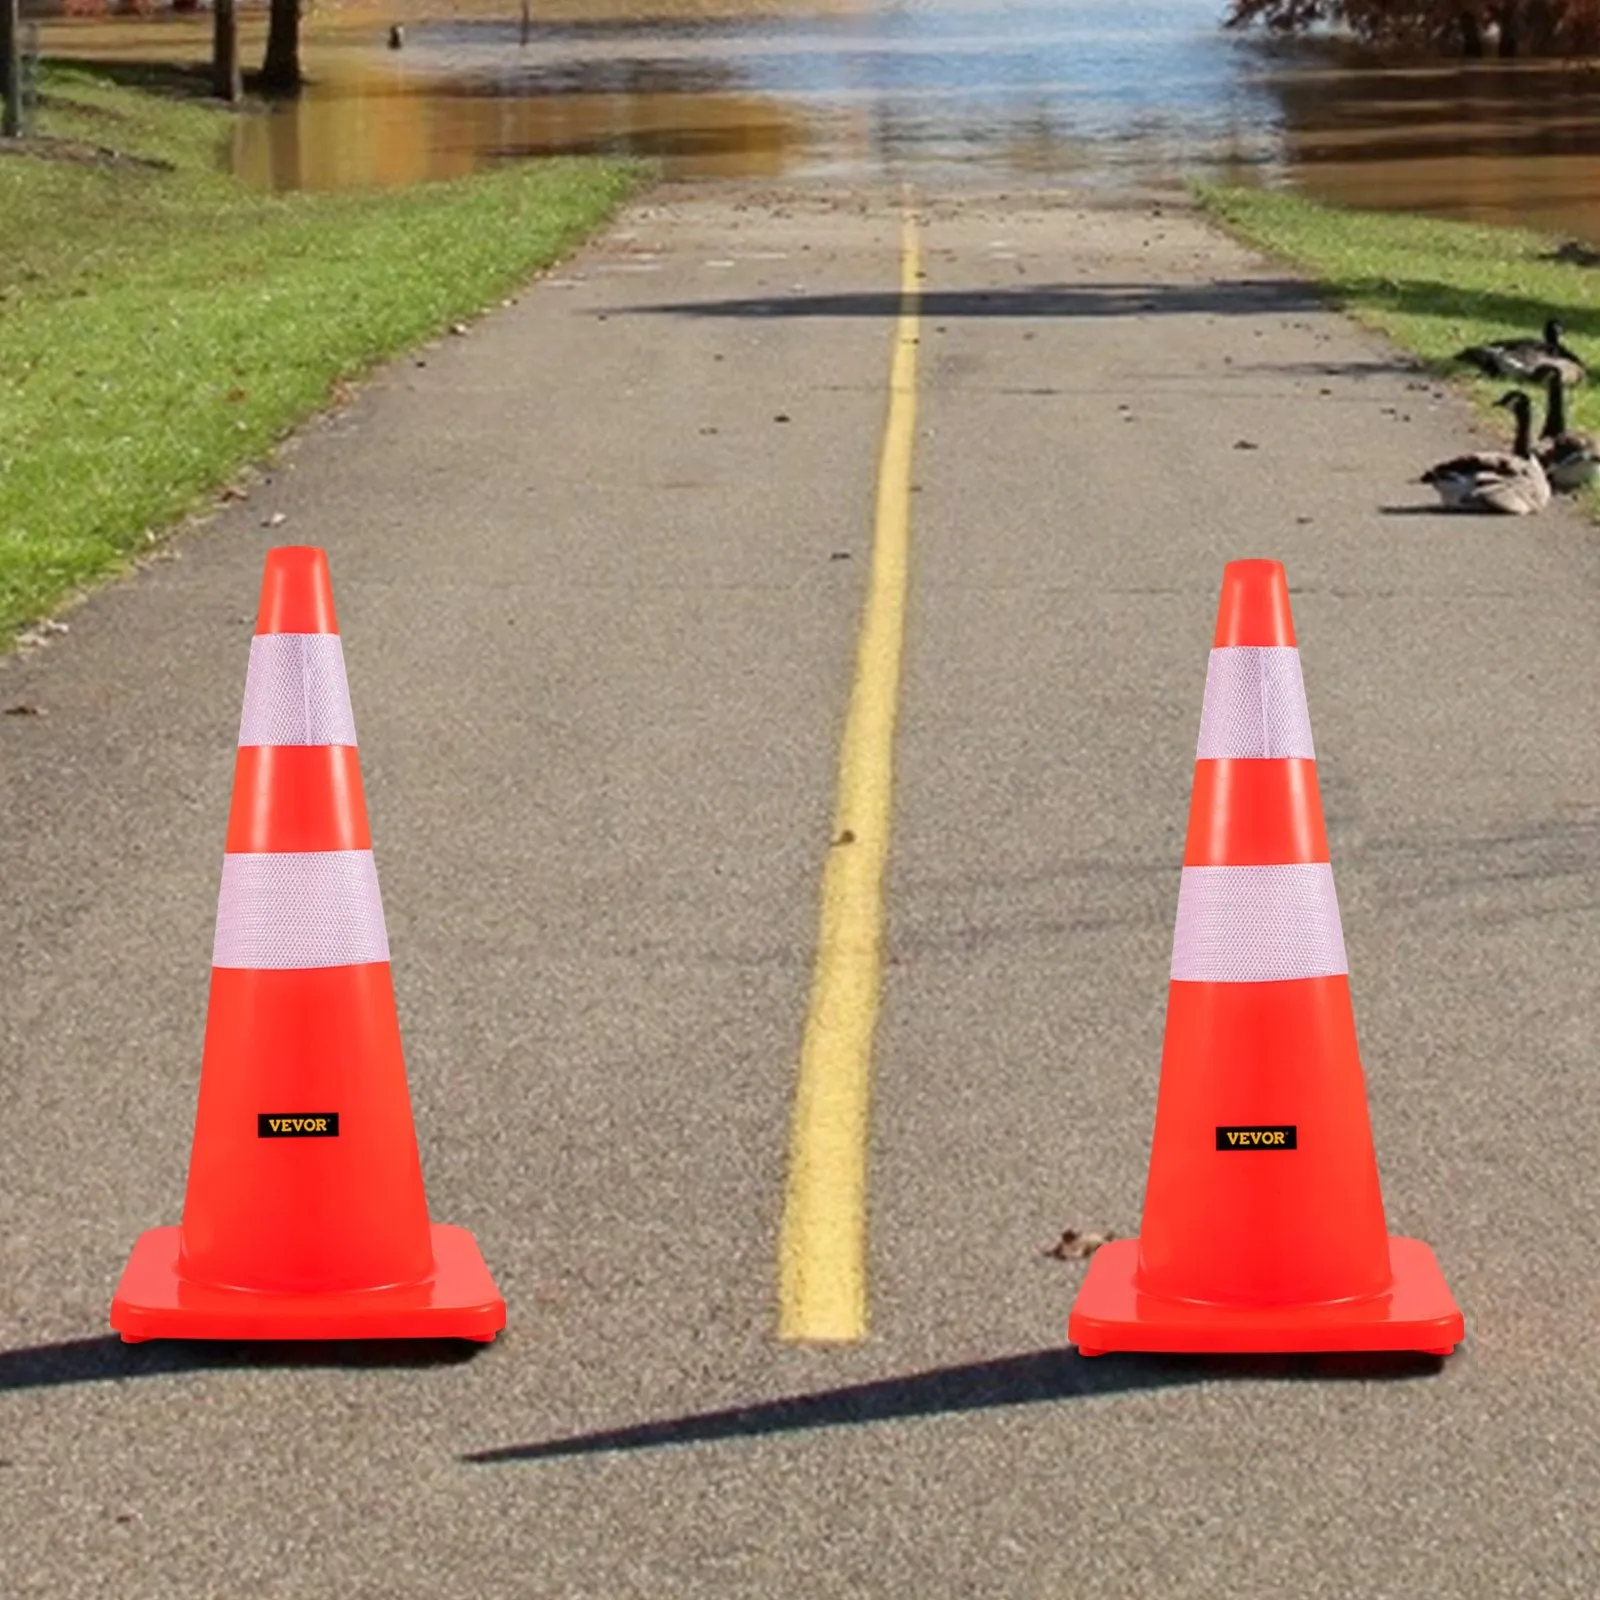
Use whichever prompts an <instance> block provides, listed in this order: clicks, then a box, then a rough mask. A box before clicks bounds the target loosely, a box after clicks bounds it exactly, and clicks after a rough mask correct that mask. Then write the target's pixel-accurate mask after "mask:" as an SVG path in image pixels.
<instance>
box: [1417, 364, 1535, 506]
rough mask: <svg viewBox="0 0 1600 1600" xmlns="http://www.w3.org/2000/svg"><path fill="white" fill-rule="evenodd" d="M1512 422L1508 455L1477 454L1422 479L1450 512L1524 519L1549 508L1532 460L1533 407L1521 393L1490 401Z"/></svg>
mask: <svg viewBox="0 0 1600 1600" xmlns="http://www.w3.org/2000/svg"><path fill="white" fill-rule="evenodd" d="M1495 404H1496V405H1497V406H1506V407H1508V408H1509V409H1510V410H1512V411H1514V412H1515V413H1516V416H1517V442H1516V444H1515V445H1514V446H1513V447H1512V449H1511V451H1510V452H1507V451H1504V450H1478V451H1474V452H1473V453H1472V454H1471V455H1464V456H1456V457H1455V458H1454V459H1452V460H1450V461H1441V462H1440V463H1439V464H1438V466H1436V467H1430V468H1429V469H1428V471H1426V472H1425V473H1423V475H1422V478H1421V481H1422V482H1423V483H1429V484H1432V485H1433V487H1434V489H1435V490H1436V491H1437V493H1438V496H1439V498H1440V499H1441V500H1442V501H1443V502H1444V503H1445V505H1446V506H1448V507H1449V508H1450V509H1451V510H1452V511H1498V512H1502V513H1504V514H1505V515H1507V516H1513V517H1525V516H1527V515H1528V514H1529V513H1530V512H1534V511H1542V510H1543V509H1544V508H1545V507H1546V506H1547V505H1549V504H1550V480H1549V479H1548V478H1546V477H1545V475H1544V468H1543V467H1542V466H1541V465H1540V464H1539V460H1538V458H1537V457H1536V456H1535V455H1534V454H1533V449H1532V440H1531V435H1532V433H1533V405H1532V402H1531V401H1530V400H1529V399H1528V397H1527V395H1525V394H1523V393H1522V391H1521V390H1520V389H1513V390H1512V391H1511V392H1510V393H1509V394H1503V395H1501V396H1500V398H1499V399H1498V400H1496V401H1495Z"/></svg>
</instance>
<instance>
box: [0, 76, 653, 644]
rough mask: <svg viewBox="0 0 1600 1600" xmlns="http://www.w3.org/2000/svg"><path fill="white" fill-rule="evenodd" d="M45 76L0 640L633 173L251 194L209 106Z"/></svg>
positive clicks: (586, 171)
mask: <svg viewBox="0 0 1600 1600" xmlns="http://www.w3.org/2000/svg"><path fill="white" fill-rule="evenodd" d="M169 87H170V86H169ZM40 88H41V91H42V95H43V99H42V102H41V115H40V116H39V119H38V122H39V126H38V130H37V131H38V134H39V135H40V137H38V138H37V139H34V140H30V141H29V145H28V147H27V148H24V149H23V150H21V151H17V150H11V151H8V152H6V153H4V154H0V239H4V240H5V247H4V249H0V650H3V649H5V648H6V647H7V646H8V645H9V644H10V642H11V640H12V637H13V635H14V633H15V630H16V629H17V627H18V626H20V625H21V624H23V623H26V622H28V621H30V620H33V619H36V618H39V617H42V616H44V615H47V614H48V612H49V611H50V609H51V608H52V607H55V606H57V605H59V604H60V603H61V602H62V601H63V599H64V598H66V597H67V596H69V595H70V594H72V593H73V592H74V591H77V590H79V589H81V588H83V587H84V586H85V585H87V584H89V583H91V582H92V581H94V580H95V579H97V578H101V577H103V576H105V575H106V574H108V573H110V572H113V571H116V570H118V569H119V568H121V567H123V566H125V565H126V564H127V562H128V561H129V559H130V558H131V557H132V556H134V555H136V554H137V553H139V552H141V551H143V550H145V549H147V548H148V547H149V545H150V544H152V543H154V542H155V541H156V540H157V539H158V538H159V537H160V534H161V530H162V529H163V528H166V527H169V526H170V525H171V524H173V523H174V522H175V521H176V520H178V519H180V518H181V517H182V516H183V515H184V514H185V513H186V512H188V511H190V510H192V509H193V508H195V507H196V506H197V505H198V504H199V503H200V502H201V501H203V500H204V499H205V498H206V497H207V496H208V495H209V494H211V493H214V492H216V491H217V490H219V489H221V488H222V487H223V486H225V485H226V484H227V483H228V482H229V480H230V479H231V478H232V477H233V476H235V475H236V474H237V472H238V471H239V469H240V468H241V467H242V466H243V465H245V464H246V463H248V462H250V461H253V460H258V459H260V458H261V457H262V456H264V455H266V454H267V453H268V452H269V451H270V449H271V447H272V445H273V444H274V442H275V441H276V440H277V439H279V438H281V437H282V435H283V434H284V433H285V432H286V431H288V430H289V429H290V428H292V427H293V426H294V425H295V424H296V423H297V422H300V421H302V420H304V418H305V417H306V416H308V415H309V414H311V413H312V412H314V411H316V410H317V409H319V408H320V407H322V406H323V405H325V404H326V403H327V402H328V401H329V399H330V398H331V397H332V395H333V394H334V393H335V392H336V389H337V386H338V385H339V384H340V383H342V382H345V381H348V380H350V379H351V378H353V377H356V376H358V375H359V374H361V373H362V372H363V371H365V370H367V369H368V368H370V367H371V366H372V365H373V364H374V363H376V362H378V361H381V360H382V359H384V358H385V357H388V356H390V355H393V354H394V353H396V352H397V351H399V350H402V349H404V348H405V347H407V346H408V345H412V344H415V343H417V342H419V341H421V340H423V339H425V338H428V337H430V336H432V335H434V334H436V333H439V332H441V331H443V330H444V329H445V328H447V327H448V326H449V325H450V324H451V323H452V322H454V321H457V320H459V319H461V318H463V317H466V316H469V315H471V314H472V313H473V312H475V311H477V310H480V309H482V308H483V307H484V306H486V305H489V304H492V303H494V302H495V301H497V300H498V299H500V298H501V297H503V296H504V295H505V294H507V293H508V292H509V291H511V290H512V289H513V287H514V286H516V285H518V284H521V283H523V282H525V281H526V280H527V279H528V278H529V277H531V276H532V275H533V274H534V273H535V272H537V271H538V270H539V269H540V268H542V267H544V266H546V265H548V264H549V263H550V262H552V261H553V260H555V259H556V258H557V257H558V256H560V255H561V254H562V253H563V252H564V251H566V250H567V249H569V248H570V247H571V246H572V245H574V244H575V243H576V242H577V241H578V240H579V239H581V238H582V237H583V236H584V234H586V233H587V232H589V231H591V230H592V229H593V228H595V227H596V226H597V225H598V224H600V223H601V222H602V221H604V220H605V218H606V217H607V216H609V215H610V214H611V213H612V212H613V211H614V209H615V208H616V206H617V205H619V204H620V203H621V202H622V201H623V200H624V199H625V198H626V197H627V196H628V195H629V194H630V193H632V192H633V191H634V190H635V189H636V188H637V187H638V186H639V185H640V184H641V183H642V182H644V181H645V180H646V179H647V178H648V177H649V175H650V169H649V168H647V167H645V166H643V165H641V164H638V163H631V162H608V161H597V160H559V161H545V162H537V163H529V164H522V165H517V166H513V167H508V168H505V169H502V170H500V171H498V172H494V173H489V174H485V175H482V176H477V177H472V178H468V179H462V180H459V181H455V182H450V183H435V184H425V185H420V186H417V187H415V188H410V189H403V190H391V191H380V192H364V193H345V194H292V195H283V196H276V195H268V194H261V193H256V192H253V191H250V190H248V189H246V188H245V187H244V186H242V185H241V184H239V183H238V182H236V181H235V180H234V179H232V178H231V177H229V176H227V175H226V174H225V173H224V172H222V171H221V170H220V168H219V160H218V155H219V150H220V148H221V145H222V141H223V140H224V139H225V138H226V137H227V135H228V131H229V128H230V126H231V120H230V113H227V112H225V111H223V110H221V109H220V108H213V107H210V106H207V105H205V104H203V103H200V102H198V101H196V100H194V99H192V98H191V99H189V100H187V101H186V100H185V99H184V98H183V97H182V96H179V95H174V94H171V93H166V94H151V93H146V92H142V91H140V90H137V89H132V88H128V87H124V86H120V85H118V84H115V83H112V82H111V81H109V80H108V79H107V78H106V77H105V76H104V75H97V74H95V73H93V72H91V71H86V70H83V69H79V68H71V67H67V66H64V65H60V64H56V65H47V66H46V69H45V71H44V73H43V75H42V80H41V84H40Z"/></svg>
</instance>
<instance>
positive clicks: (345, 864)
mask: <svg viewBox="0 0 1600 1600" xmlns="http://www.w3.org/2000/svg"><path fill="white" fill-rule="evenodd" d="M388 959H389V936H388V933H387V931H386V930H385V928H384V923H383V901H382V900H381V899H380V897H379V895H378V868H377V865H376V863H375V862H374V860H373V857H372V852H371V851H370V850H310V851H305V852H288V851H283V852H276V853H273V854H264V855H225V856H224V857H223V858H222V892H221V894H220V895H219V896H218V898H217V936H216V942H215V943H214V944H213V946H212V952H211V964H212V966H214V967H250V968H265V967H277V968H294V967H348V966H354V965H356V964H357V963H359V962H367V961H387V960H388Z"/></svg>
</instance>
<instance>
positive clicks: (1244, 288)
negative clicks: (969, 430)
mask: <svg viewBox="0 0 1600 1600" xmlns="http://www.w3.org/2000/svg"><path fill="white" fill-rule="evenodd" d="M917 305H918V309H919V311H920V312H921V315H922V316H923V318H924V319H925V320H927V319H937V318H939V317H1134V316H1140V315H1145V314H1150V315H1157V316H1184V315H1186V316H1194V315H1211V316H1260V315H1262V314H1263V313H1271V312H1279V313H1282V312H1289V311H1325V310H1326V309H1327V300H1326V299H1325V297H1324V296H1323V294H1322V293H1321V291H1320V290H1318V289H1317V288H1315V287H1314V286H1313V285H1311V284H1308V283H1303V282H1300V281H1299V280H1297V279H1294V278H1261V279H1236V280H1230V281H1228V282H1224V283H1086V284H1041V285H1036V286H1032V287H1029V288H1025V289H935V290H928V291H925V292H924V293H922V294H921V295H919V296H918V298H917ZM900 309H901V297H900V294H899V292H898V291H887V290H885V291H875V292H872V293H862V294H811V295H808V294H785V295H764V296H761V297H759V298H754V299H746V300H685V301H679V302H675V303H669V304H664V305H639V306H626V307H623V308H621V311H620V312H619V311H608V312H607V313H606V315H608V316H616V315H619V314H621V312H628V313H632V314H635V315H644V316H659V315H665V316H685V317H736V318H737V317H897V316H899V315H900Z"/></svg>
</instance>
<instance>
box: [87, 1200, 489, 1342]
mask: <svg viewBox="0 0 1600 1600" xmlns="http://www.w3.org/2000/svg"><path fill="white" fill-rule="evenodd" d="M432 1228H433V1276H432V1277H430V1278H425V1279H423V1281H422V1282H421V1283H406V1284H399V1285H397V1286H395V1287H394V1288H390V1289H346V1290H340V1291H337V1292H334V1293H328V1294H318V1293H304V1292H288V1291H284V1292H269V1291H265V1290H254V1289H224V1288H217V1287H215V1286H214V1285H211V1284H205V1283H192V1282H191V1281H190V1280H189V1279H187V1278H182V1277H180V1276H179V1275H178V1240H179V1230H178V1229H177V1228H152V1229H150V1231H149V1232H148V1233H143V1234H140V1236H139V1239H138V1241H137V1242H136V1243H135V1245H134V1247H133V1254H132V1256H131V1257H130V1258H129V1260H128V1265H127V1267H126V1268H125V1269H124V1270H123V1274H122V1282H121V1283H119V1284H118V1285H117V1292H116V1294H115V1296H114V1297H113V1298H112V1301H111V1326H112V1328H113V1329H115V1330H116V1332H118V1333H120V1334H121V1335H122V1337H123V1339H124V1341H125V1342H127V1343H129V1344H137V1343H140V1342H141V1341H142V1340H145V1339H475V1340H477V1341H478V1342H479V1343H483V1344H486V1343H488V1342H489V1341H490V1340H491V1339H493V1338H494V1336H495V1335H496V1334H497V1333H498V1332H499V1331H500V1330H501V1329H502V1328H503V1327H505V1325H506V1305H505V1301H504V1300H502V1299H501V1298H500V1293H499V1291H498V1290H497V1289H496V1288H495V1286H494V1280H493V1279H492V1278H490V1276H489V1269H488V1267H487V1266H486V1265H485V1264H484V1260H483V1256H482V1253H481V1252H480V1251H479V1249H478V1244H477V1241H476V1240H475V1239H474V1238H473V1237H472V1235H471V1234H470V1233H468V1232H467V1230H466V1229H465V1228H452V1227H448V1226H447V1225H446V1224H444V1223H442V1222H435V1223H433V1224H432Z"/></svg>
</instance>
